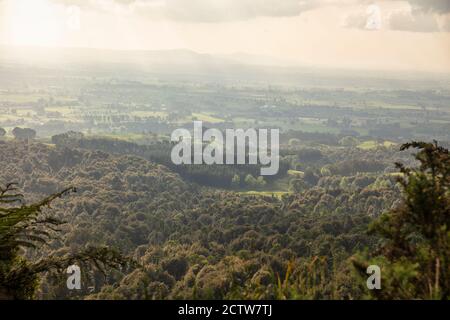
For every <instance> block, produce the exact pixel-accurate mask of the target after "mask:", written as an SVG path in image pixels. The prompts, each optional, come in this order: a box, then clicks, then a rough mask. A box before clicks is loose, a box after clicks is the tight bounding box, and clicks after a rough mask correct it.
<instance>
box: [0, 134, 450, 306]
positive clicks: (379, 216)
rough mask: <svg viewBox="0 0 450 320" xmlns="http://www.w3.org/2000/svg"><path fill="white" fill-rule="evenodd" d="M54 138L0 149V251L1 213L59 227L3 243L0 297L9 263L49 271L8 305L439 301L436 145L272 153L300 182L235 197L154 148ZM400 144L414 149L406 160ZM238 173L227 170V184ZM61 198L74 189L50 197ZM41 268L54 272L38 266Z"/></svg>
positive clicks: (443, 200) (443, 283)
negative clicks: (70, 280) (71, 268)
mask: <svg viewBox="0 0 450 320" xmlns="http://www.w3.org/2000/svg"><path fill="white" fill-rule="evenodd" d="M53 140H54V141H53V142H54V143H56V144H43V143H37V142H27V141H0V144H1V148H0V163H1V164H2V170H1V172H0V181H1V182H3V183H4V185H5V188H4V189H2V190H4V191H3V192H2V201H1V206H3V207H5V208H4V209H1V211H0V214H1V215H0V219H1V220H0V227H1V228H2V229H1V230H2V234H1V236H2V248H3V244H4V243H6V242H5V241H6V239H7V235H8V234H11V232H12V231H4V230H8V226H9V224H8V223H7V221H9V220H8V214H9V213H8V212H10V211H11V210H12V209H14V208H15V211H14V212H16V214H17V212H21V211H20V210H22V209H23V208H34V209H33V210H34V211H33V210H31V211H32V212H33V213H31V211H29V212H28V213H25V216H27V215H33V216H34V218H33V219H34V220H33V221H35V220H38V221H42V220H39V219H38V217H41V215H43V216H44V217H45V218H47V219H50V217H52V219H57V221H58V223H56V222H55V223H54V224H55V225H57V226H58V228H59V232H58V233H57V235H56V236H55V237H53V236H52V237H48V238H45V239H46V240H45V241H44V243H41V242H39V245H36V243H34V245H33V246H27V245H26V244H27V243H29V242H32V244H33V241H34V240H36V241H37V240H39V237H38V238H34V236H37V235H36V234H35V235H34V236H33V235H30V234H28V233H27V234H25V239H26V240H28V241H24V242H20V241H18V242H15V243H14V245H11V244H10V247H8V248H9V249H8V250H9V251H7V252H9V254H8V255H6V256H9V257H10V258H9V259H10V260H7V259H4V258H3V256H2V261H1V264H0V266H1V268H0V273H1V274H0V286H5V285H6V284H7V283H8V282H7V281H12V282H13V283H14V281H16V280H14V279H15V278H14V277H12V278H11V276H10V273H11V272H12V271H14V270H15V272H16V273H17V272H18V271H17V266H16V264H24V263H30V264H33V263H34V264H37V265H39V264H41V265H48V266H49V267H48V268H47V269H46V268H44V267H41V268H40V269H36V270H38V271H36V272H35V273H34V274H33V279H32V280H33V281H31V282H32V283H33V286H34V287H33V289H29V288H28V289H26V290H25V289H23V290H17V292H14V290H12V289H11V286H10V290H9V291H8V292H9V293H8V295H7V297H8V296H9V297H12V298H14V297H15V298H44V299H177V298H181V299H192V298H195V299H249V298H252V299H264V298H266V299H362V298H413V297H419V298H425V299H427V298H448V297H449V296H450V293H449V291H448V290H449V288H450V285H449V283H448V281H449V278H450V277H449V274H448V270H449V268H448V257H449V256H450V254H449V253H450V249H449V239H450V233H449V231H448V229H447V226H448V224H449V219H450V214H449V189H448V187H449V184H450V183H449V177H450V160H449V155H448V150H446V149H444V148H442V147H439V146H437V145H434V144H413V145H405V146H404V147H402V151H399V150H398V147H391V148H382V149H377V151H373V150H371V151H370V152H365V151H363V150H360V149H357V148H353V147H346V148H335V149H322V150H321V149H320V148H304V147H302V148H298V147H296V146H295V145H292V144H291V146H290V147H288V148H287V149H285V150H284V151H283V154H284V155H283V158H282V161H284V162H286V169H285V170H284V171H285V172H281V173H280V177H278V178H280V179H285V178H283V176H285V175H286V171H287V169H288V167H292V166H294V165H296V163H297V162H300V161H299V159H300V160H301V163H302V164H303V166H305V164H306V165H307V167H303V168H296V169H305V171H304V172H303V175H302V176H301V178H300V177H298V178H291V179H290V182H289V188H290V190H291V191H290V192H287V193H284V194H282V195H281V196H278V195H276V194H268V193H263V192H261V193H260V194H253V193H245V192H240V191H239V189H241V188H242V186H238V187H236V188H235V189H236V190H233V186H232V185H227V184H226V183H224V184H223V188H211V187H210V185H209V184H208V183H202V182H203V181H204V180H202V179H199V176H198V175H197V176H196V175H192V174H191V173H190V172H188V171H185V170H184V169H182V168H181V169H180V168H178V169H177V170H175V169H173V168H171V167H170V166H169V165H167V166H166V165H164V162H165V160H164V159H166V158H165V156H164V151H162V152H161V155H160V156H158V153H157V152H152V148H158V149H161V150H164V147H161V144H158V145H154V146H153V147H152V146H139V145H135V144H131V143H123V142H120V141H118V140H98V139H97V140H96V139H90V140H86V139H84V138H83V137H81V136H78V137H77V139H75V140H74V141H72V143H69V142H68V141H67V140H65V141H61V140H59V141H58V138H57V137H56V138H54V139H53ZM95 145H97V147H94V146H95ZM409 147H416V148H418V149H419V153H418V155H417V156H416V159H415V160H414V158H413V157H411V155H410V154H411V152H408V151H407V150H406V149H408V148H409ZM99 149H102V150H99ZM401 159H404V160H405V161H403V164H402V165H401V164H397V166H398V168H399V170H400V172H398V171H399V170H396V169H395V162H396V161H397V160H401ZM308 163H309V165H308ZM417 165H419V167H417ZM412 168H415V169H412ZM199 170H200V172H202V177H203V179H206V180H208V178H209V179H211V175H212V173H211V172H209V170H210V169H208V167H206V168H199ZM234 170H235V169H234ZM248 170H252V169H248V168H242V169H239V170H238V171H236V172H232V174H231V177H233V175H236V174H238V175H239V174H242V175H246V174H248V173H249V172H248ZM211 171H214V176H215V177H216V178H215V179H216V180H217V181H220V179H223V181H227V182H231V180H230V173H229V172H226V171H224V172H217V170H216V171H215V170H211ZM297 171H298V172H300V171H299V170H297ZM395 171H397V173H395ZM375 173H376V174H375ZM8 182H14V183H16V184H14V185H13V187H11V186H9V188H12V189H11V190H12V195H10V193H9V191H10V190H9V189H8V187H7V186H6V184H7V183H8ZM268 182H269V183H270V181H268ZM67 187H70V188H74V189H73V191H76V192H72V193H70V194H63V193H58V192H59V191H61V190H66V188H67ZM70 190H72V189H70ZM22 194H23V195H24V198H23V199H22ZM55 194H56V196H53V197H51V198H48V196H49V195H55ZM18 196H20V199H17V197H18ZM59 197H61V199H59ZM42 199H44V200H42ZM17 201H19V202H20V203H19V204H17V203H16V202H17ZM50 202H51V207H50ZM30 203H31V204H33V203H34V204H35V205H28V204H30ZM27 205H28V207H27ZM47 205H48V206H47ZM8 210H9V211H8ZM25 211H26V210H25ZM49 221H53V220H49ZM63 222H65V223H63ZM21 223H23V222H21ZM45 227H47V228H48V227H49V226H45ZM45 227H44V229H43V227H40V226H34V225H33V223H31V225H30V222H29V223H28V224H25V225H24V227H23V228H22V229H24V230H37V231H40V233H39V235H41V236H43V235H46V233H45ZM5 228H6V229H5ZM30 228H31V229H30ZM8 232H9V233H8ZM22 236H23V235H22ZM11 246H12V247H11ZM33 247H37V248H35V249H33ZM11 248H14V249H11ZM102 248H103V249H102ZM106 248H108V249H106ZM102 250H106V251H102ZM108 250H110V251H108ZM11 252H13V253H11ZM2 254H3V253H2ZM11 255H12V256H14V258H11V257H12V256H11ZM49 257H56V258H57V259H59V262H58V263H56V264H51V263H50V264H45V263H44V262H45V259H49ZM56 258H55V259H56ZM79 260H81V261H84V262H86V263H85V264H83V287H82V289H81V290H74V291H70V290H67V288H66V281H65V280H66V277H67V275H66V273H65V272H64V270H63V267H65V266H64V263H66V264H68V263H69V262H72V261H79ZM7 261H9V262H7ZM61 261H62V262H61ZM370 261H376V262H377V263H378V264H380V265H382V266H383V269H382V270H383V285H384V286H386V289H385V290H380V292H372V291H369V290H368V289H367V287H366V278H367V276H366V277H364V274H365V272H364V271H365V266H366V265H368V263H369V262H370ZM90 262H93V263H90ZM42 263H44V264H42ZM99 263H100V264H101V266H103V267H101V266H99V265H98V264H99ZM53 269H55V270H53ZM11 270H12V271H11ZM27 270H32V268H28V269H27ZM384 270H386V271H384ZM384 274H386V276H384ZM361 275H362V276H361ZM8 279H9V280H8ZM430 279H431V280H430ZM23 286H24V287H25V288H27V285H26V284H23ZM395 288H400V289H401V290H395ZM0 292H2V291H0ZM3 294H4V295H6V293H5V292H3Z"/></svg>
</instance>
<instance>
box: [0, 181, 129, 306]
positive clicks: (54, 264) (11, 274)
mask: <svg viewBox="0 0 450 320" xmlns="http://www.w3.org/2000/svg"><path fill="white" fill-rule="evenodd" d="M70 192H76V189H75V188H67V189H65V190H63V191H61V192H58V193H56V194H53V195H51V196H48V197H46V198H45V199H43V200H41V201H39V202H37V203H34V204H31V205H25V204H24V203H23V202H24V201H23V195H22V194H20V193H17V188H16V187H15V184H13V183H11V184H8V185H6V187H4V188H0V204H1V205H2V207H0V299H31V298H33V297H34V295H35V292H36V290H37V287H38V283H39V274H42V273H44V272H49V271H52V270H55V271H58V272H62V271H63V270H64V269H65V268H67V267H68V266H69V265H71V264H73V263H77V264H79V265H80V267H81V266H88V265H90V264H94V265H95V266H96V267H97V268H98V269H100V270H103V269H104V267H114V268H120V267H122V266H126V265H127V264H128V262H129V261H128V260H127V259H126V258H124V257H123V256H122V255H121V254H120V253H118V252H117V251H114V250H111V249H108V248H105V247H101V248H95V247H88V248H86V249H84V250H82V251H81V252H78V253H74V254H66V255H64V256H50V257H46V258H42V259H39V260H38V261H35V262H31V261H29V260H28V259H26V258H25V257H24V256H23V255H22V254H21V253H23V250H21V249H25V248H31V249H39V248H40V247H41V246H43V245H44V244H45V243H47V242H48V241H49V240H50V239H52V238H55V237H56V236H57V234H58V231H59V230H58V229H57V228H58V226H60V225H61V224H63V222H62V221H61V220H59V219H56V218H53V217H52V216H51V215H49V214H48V213H47V212H45V210H43V209H44V208H45V207H49V208H50V204H51V203H52V202H53V201H54V200H55V199H57V198H60V197H62V196H64V195H66V194H68V193H70Z"/></svg>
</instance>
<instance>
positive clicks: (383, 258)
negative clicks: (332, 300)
mask: <svg viewBox="0 0 450 320" xmlns="http://www.w3.org/2000/svg"><path fill="white" fill-rule="evenodd" d="M409 148H416V149H419V150H420V151H419V152H418V153H417V154H416V155H415V158H416V159H417V160H418V163H419V166H418V167H415V168H406V167H404V166H403V165H401V164H397V167H398V168H399V169H400V172H401V173H402V176H401V177H400V178H399V183H400V185H401V187H402V189H403V199H402V202H401V203H400V204H399V205H398V206H397V207H396V208H395V209H393V210H391V211H390V212H387V213H385V214H383V215H381V217H380V218H379V219H378V220H377V221H376V222H375V223H373V225H372V226H371V228H370V230H371V232H374V233H376V234H378V235H380V236H381V238H382V243H381V246H380V248H379V250H378V251H377V252H376V253H375V254H374V255H373V257H372V260H371V261H370V264H378V265H379V266H380V268H381V279H382V288H381V290H374V291H372V293H373V294H374V295H375V297H377V298H381V299H417V298H419V299H449V298H450V265H449V259H450V229H449V228H450V189H449V187H450V156H449V151H448V150H447V149H445V148H443V147H441V146H439V145H438V144H437V142H436V141H435V142H434V143H425V142H412V143H407V144H404V145H403V146H402V147H401V150H406V149H409ZM354 264H355V266H356V267H357V269H358V270H360V271H361V272H362V273H364V274H365V271H366V267H367V265H368V264H367V263H361V262H358V260H357V259H355V260H354ZM366 276H367V275H366Z"/></svg>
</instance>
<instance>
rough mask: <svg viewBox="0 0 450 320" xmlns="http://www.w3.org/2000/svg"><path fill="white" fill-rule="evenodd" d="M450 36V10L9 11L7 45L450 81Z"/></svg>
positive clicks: (65, 2) (11, 6)
mask: <svg viewBox="0 0 450 320" xmlns="http://www.w3.org/2000/svg"><path fill="white" fill-rule="evenodd" d="M449 31H450V3H449V1H447V0H438V1H433V2H428V1H421V0H409V1H398V0H385V1H377V2H374V3H372V2H370V1H365V0H346V1H340V2H338V1H334V0H312V1H291V0H287V1H284V2H283V3H282V4H280V3H278V2H276V1H275V2H274V1H272V0H270V1H253V0H246V1H231V0H220V1H216V2H214V3H213V2H208V1H204V0H195V1H193V2H189V5H186V3H183V1H179V0H127V1H123V0H120V1H119V0H107V1H104V0H103V1H99V0H91V1H86V2H81V1H76V0H36V1H32V2H30V1H26V0H15V1H11V0H1V1H0V44H2V45H7V46H40V47H54V48H95V49H105V50H133V51H155V50H180V49H183V50H190V51H194V52H197V53H201V54H210V55H214V56H221V55H233V54H236V53H242V54H243V55H258V56H262V57H270V59H269V60H274V61H277V62H278V63H279V64H282V65H298V66H309V67H319V68H338V69H360V70H366V69H370V70H392V71H426V72H439V73H449V72H450V32H449ZM262 61H264V59H262ZM269 62H270V61H269Z"/></svg>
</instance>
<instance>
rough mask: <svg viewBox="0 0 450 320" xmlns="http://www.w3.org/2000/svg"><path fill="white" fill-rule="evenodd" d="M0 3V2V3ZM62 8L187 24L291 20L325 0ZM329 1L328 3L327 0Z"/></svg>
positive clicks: (132, 1) (161, 1)
mask: <svg viewBox="0 0 450 320" xmlns="http://www.w3.org/2000/svg"><path fill="white" fill-rule="evenodd" d="M0 1H1V0H0ZM53 1H54V2H58V3H63V4H65V5H77V6H80V7H90V8H91V9H94V10H102V11H104V10H108V9H109V10H110V11H114V10H116V11H117V9H118V7H121V8H122V9H123V10H124V11H125V12H130V11H131V12H133V13H135V14H138V15H143V16H147V17H151V18H164V19H170V20H176V21H189V22H223V21H238V20H248V19H253V18H257V17H291V16H297V15H299V14H301V13H302V12H304V11H307V10H311V9H313V8H315V7H317V6H319V5H320V4H321V3H322V2H327V0H87V1H86V0H84V1H82V0H53ZM328 1H329V0H328Z"/></svg>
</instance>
